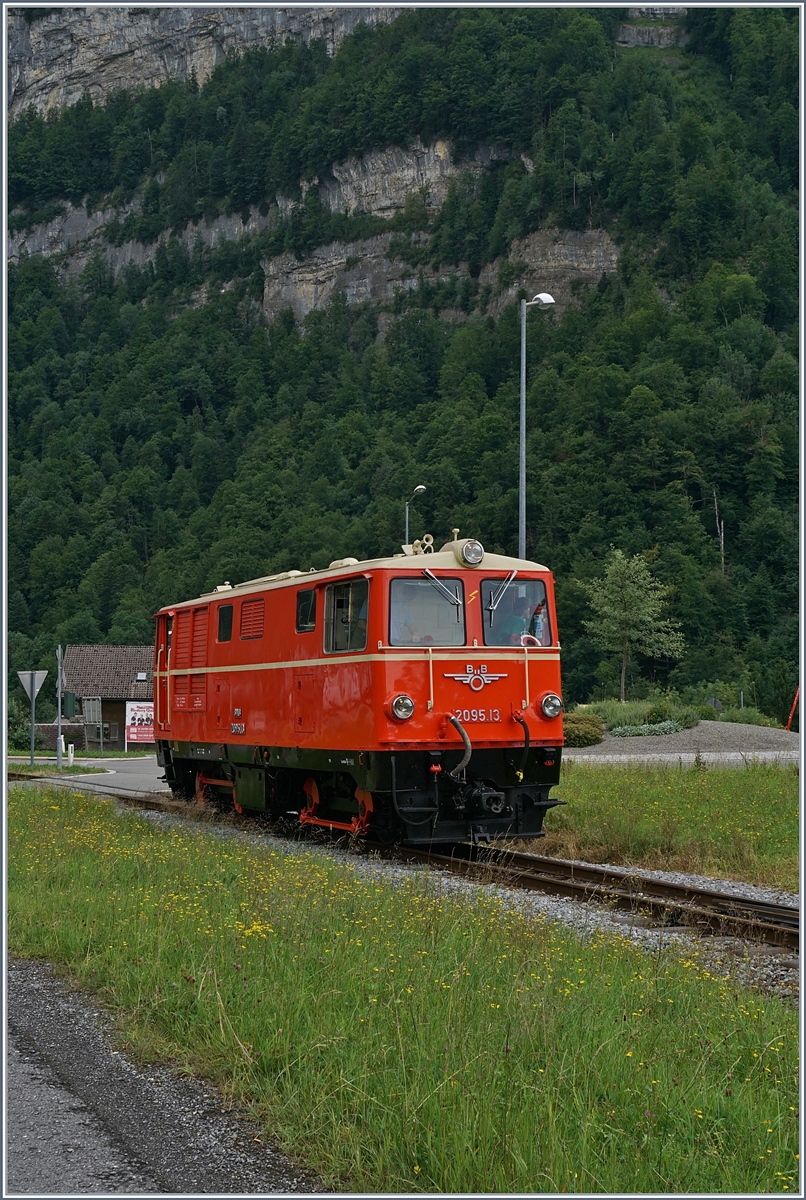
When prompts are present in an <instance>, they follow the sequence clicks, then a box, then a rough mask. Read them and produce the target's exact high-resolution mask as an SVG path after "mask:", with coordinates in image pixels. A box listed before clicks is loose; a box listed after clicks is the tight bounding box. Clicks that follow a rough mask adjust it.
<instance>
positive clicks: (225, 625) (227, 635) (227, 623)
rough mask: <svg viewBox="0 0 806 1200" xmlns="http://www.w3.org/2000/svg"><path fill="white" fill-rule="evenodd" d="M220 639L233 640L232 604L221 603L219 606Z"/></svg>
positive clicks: (220, 640) (222, 640)
mask: <svg viewBox="0 0 806 1200" xmlns="http://www.w3.org/2000/svg"><path fill="white" fill-rule="evenodd" d="M218 641H219V642H230V641H232V605H231V604H220V605H219V607H218Z"/></svg>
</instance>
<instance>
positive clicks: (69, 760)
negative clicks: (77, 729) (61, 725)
mask: <svg viewBox="0 0 806 1200" xmlns="http://www.w3.org/2000/svg"><path fill="white" fill-rule="evenodd" d="M75 752H76V748H75V746H74V745H73V743H72V742H70V743H69V744H68V746H67V765H68V767H72V765H73V755H74V754H75Z"/></svg>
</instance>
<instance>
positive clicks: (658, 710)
mask: <svg viewBox="0 0 806 1200" xmlns="http://www.w3.org/2000/svg"><path fill="white" fill-rule="evenodd" d="M671 716H672V710H671V707H670V705H669V701H668V700H655V701H653V702H652V703H651V704H650V706H649V708H648V709H647V713H646V724H647V725H662V724H663V723H664V722H665V721H669V720H671Z"/></svg>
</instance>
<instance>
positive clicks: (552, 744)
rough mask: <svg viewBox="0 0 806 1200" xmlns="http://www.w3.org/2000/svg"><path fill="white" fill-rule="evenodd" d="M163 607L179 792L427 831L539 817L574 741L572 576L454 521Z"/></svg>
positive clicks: (166, 699) (334, 823)
mask: <svg viewBox="0 0 806 1200" xmlns="http://www.w3.org/2000/svg"><path fill="white" fill-rule="evenodd" d="M404 551H405V553H404V554H403V555H398V556H395V557H393V558H389V559H377V560H371V561H368V562H363V563H359V562H357V561H356V560H355V559H344V560H340V561H339V562H336V563H333V564H331V566H330V568H328V569H327V570H324V571H310V572H308V573H306V574H303V573H302V572H299V571H294V572H286V573H284V574H283V575H278V576H269V577H266V578H264V579H258V580H253V581H250V582H249V583H245V584H239V585H237V586H236V587H231V586H230V585H229V584H226V585H224V586H223V587H221V588H217V589H216V591H215V592H213V593H210V594H209V595H207V596H202V597H200V598H199V599H198V600H196V601H191V602H186V603H184V604H180V605H176V606H174V607H171V608H167V609H164V610H162V611H161V612H160V613H158V614H157V635H156V645H155V657H154V673H155V698H156V704H155V727H156V737H157V739H158V753H159V756H160V762H161V763H163V764H164V765H165V768H166V778H167V779H168V781H169V782H170V784H171V787H172V788H173V789H174V790H175V791H176V792H177V793H180V794H185V795H190V796H195V797H197V798H198V799H199V800H201V801H203V802H207V801H210V800H213V801H215V802H216V803H219V804H225V805H232V806H234V807H235V808H236V809H237V810H238V811H246V810H249V809H254V810H258V811H267V812H269V813H271V814H272V815H273V816H274V817H276V818H287V819H290V820H292V821H295V822H299V823H302V824H311V825H320V826H324V827H328V828H333V829H340V830H345V831H347V832H350V833H356V834H367V833H369V834H370V835H371V836H373V837H374V838H377V839H381V840H387V841H394V840H401V841H403V842H407V843H414V844H423V843H427V844H431V843H435V842H455V841H461V840H465V839H472V840H479V839H482V838H483V839H487V840H489V839H490V838H493V837H495V838H512V837H519V838H524V837H537V836H540V835H541V833H542V826H543V817H544V814H545V812H546V810H547V809H548V808H550V807H552V806H553V805H554V804H556V803H557V801H554V800H552V799H551V798H550V795H549V793H550V789H551V788H552V786H554V785H556V784H557V783H558V781H559V770H560V757H561V752H562V742H563V738H562V719H561V710H562V701H561V699H560V696H561V692H560V656H559V643H558V641H557V635H556V621H555V611H554V594H553V583H552V578H551V574H550V572H549V571H548V570H547V569H546V568H545V567H543V566H541V565H540V564H537V563H532V562H528V561H526V560H518V559H512V558H508V557H505V556H503V555H495V554H486V553H485V551H484V549H483V547H482V546H481V544H480V543H479V542H478V541H476V540H475V539H464V540H462V541H460V540H459V539H458V537H457V536H454V539H453V541H452V542H448V543H447V544H446V545H444V546H443V547H442V548H441V550H439V551H436V552H435V551H434V549H433V546H432V545H431V544H430V541H429V540H428V539H424V542H423V544H418V543H415V544H414V546H412V547H404Z"/></svg>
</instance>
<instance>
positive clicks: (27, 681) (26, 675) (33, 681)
mask: <svg viewBox="0 0 806 1200" xmlns="http://www.w3.org/2000/svg"><path fill="white" fill-rule="evenodd" d="M17 674H18V675H19V677H20V683H21V684H22V686H23V687H24V688H25V694H26V695H27V697H28V699H29V700H35V699H36V697H37V696H38V695H39V689H40V688H41V686H42V684H43V683H44V682H45V680H46V679H47V677H48V673H47V671H18V672H17ZM32 692H33V695H31V693H32Z"/></svg>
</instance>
